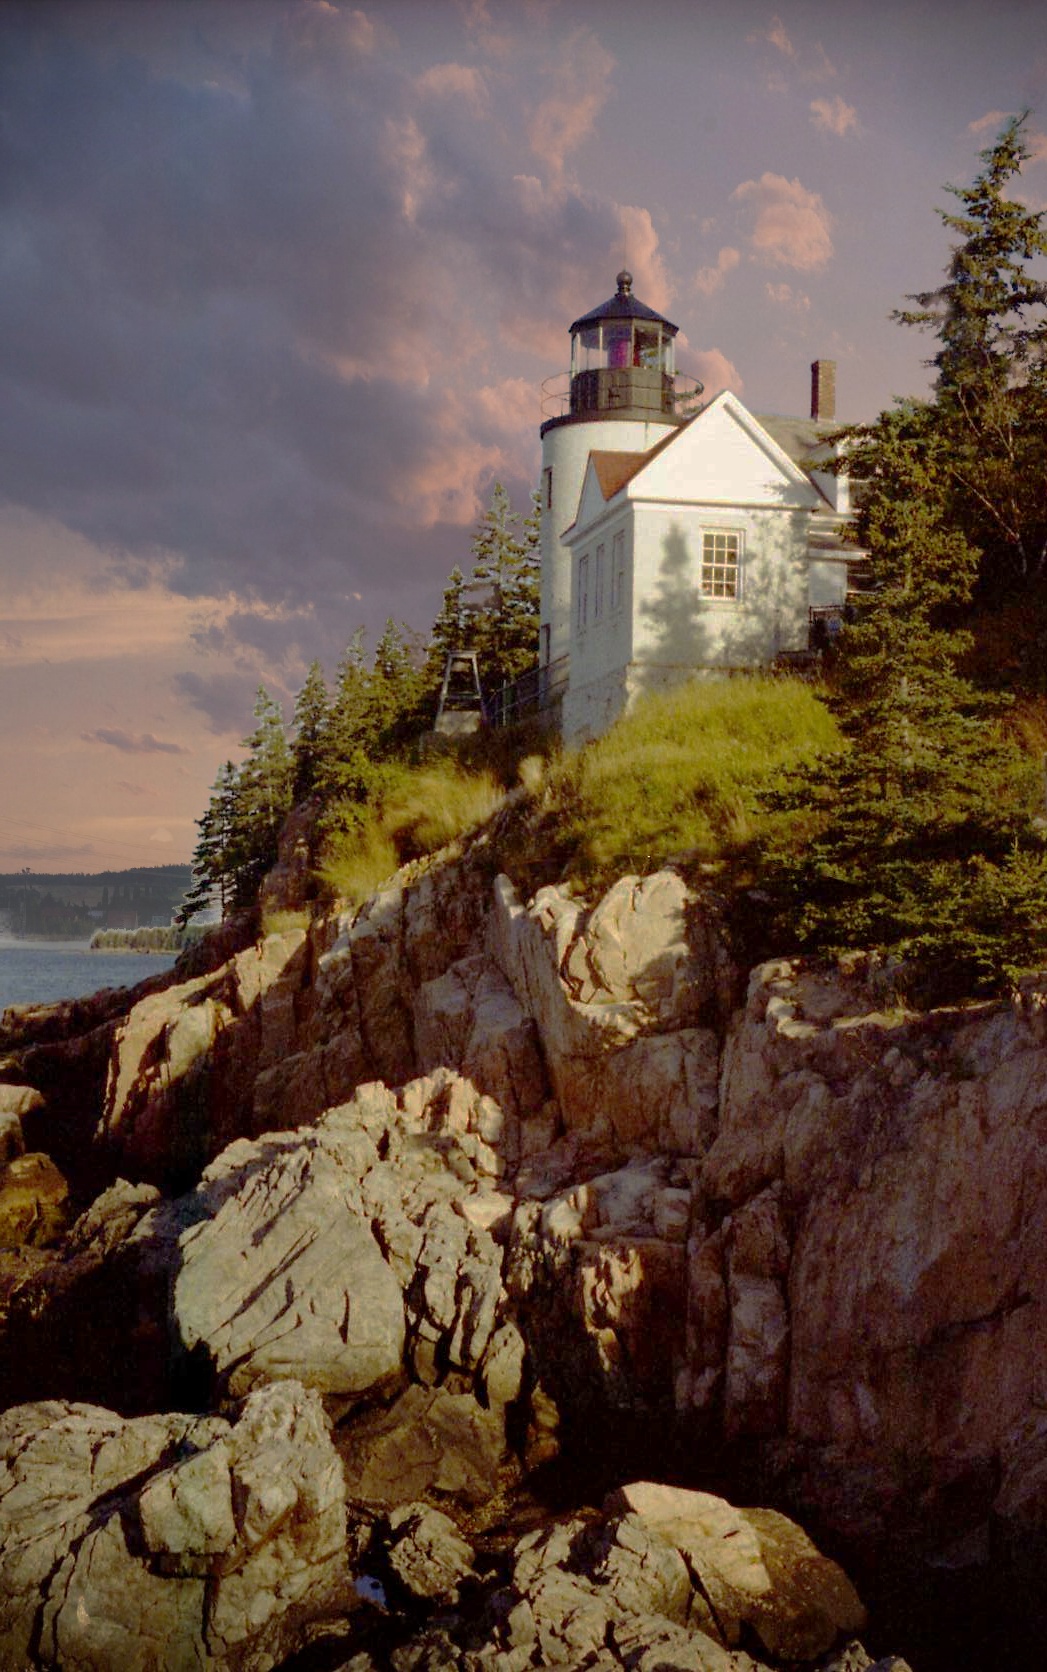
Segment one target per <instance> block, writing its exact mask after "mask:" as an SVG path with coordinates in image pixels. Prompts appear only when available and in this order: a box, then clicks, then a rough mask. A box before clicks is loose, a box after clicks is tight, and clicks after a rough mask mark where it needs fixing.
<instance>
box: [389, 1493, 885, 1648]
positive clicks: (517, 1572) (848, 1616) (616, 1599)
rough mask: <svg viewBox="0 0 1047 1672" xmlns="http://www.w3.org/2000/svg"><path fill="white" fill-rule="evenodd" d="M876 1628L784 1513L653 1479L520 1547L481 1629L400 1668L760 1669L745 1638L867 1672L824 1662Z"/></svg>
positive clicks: (424, 1640) (443, 1634) (456, 1629)
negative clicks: (856, 1635) (848, 1640)
mask: <svg viewBox="0 0 1047 1672" xmlns="http://www.w3.org/2000/svg"><path fill="white" fill-rule="evenodd" d="M864 1619H865V1613H864V1610H863V1608H862V1605H861V1603H860V1602H859V1600H858V1597H857V1595H856V1594H855V1592H854V1589H853V1587H852V1586H851V1584H850V1582H849V1581H848V1580H847V1578H846V1576H845V1575H844V1574H843V1572H842V1571H841V1569H840V1568H838V1567H837V1566H836V1564H835V1563H834V1562H831V1561H829V1560H828V1559H827V1558H826V1557H824V1556H822V1555H821V1554H820V1552H819V1551H818V1550H817V1549H816V1548H815V1546H814V1545H813V1544H812V1543H811V1541H810V1540H809V1539H808V1538H807V1537H806V1536H805V1534H804V1533H803V1532H802V1531H801V1530H800V1528H799V1527H797V1526H796V1524H795V1523H794V1522H792V1521H789V1520H788V1519H787V1518H786V1517H785V1516H780V1515H774V1514H772V1512H770V1511H765V1510H754V1511H741V1510H736V1509H733V1508H732V1506H731V1505H730V1504H728V1503H726V1502H725V1501H724V1500H723V1499H722V1498H716V1497H713V1496H711V1495H710V1494H708V1493H703V1492H685V1491H681V1490H678V1489H675V1488H672V1487H663V1486H656V1485H653V1484H651V1483H649V1482H642V1481H641V1482H637V1483H635V1484H634V1485H631V1486H626V1487H623V1488H621V1489H620V1491H618V1492H617V1493H615V1494H613V1495H612V1497H611V1498H609V1499H608V1500H607V1502H606V1503H605V1505H604V1510H603V1514H602V1515H601V1516H599V1517H597V1516H593V1515H592V1514H590V1515H589V1516H587V1517H582V1516H576V1517H573V1518H569V1519H567V1520H563V1521H558V1522H556V1523H554V1524H553V1525H552V1526H551V1527H547V1528H544V1529H542V1530H541V1531H539V1532H535V1533H531V1534H528V1535H527V1536H526V1537H525V1538H523V1539H521V1540H520V1541H519V1543H518V1544H517V1546H516V1549H515V1552H514V1558H513V1567H512V1574H511V1578H510V1580H509V1583H508V1584H507V1585H506V1586H505V1587H503V1588H502V1589H500V1590H498V1591H496V1592H495V1593H494V1594H493V1595H492V1596H490V1597H489V1599H488V1601H487V1605H486V1612H485V1615H484V1619H483V1621H482V1623H481V1626H480V1628H479V1629H474V1630H473V1631H472V1632H471V1633H468V1632H466V1631H463V1630H462V1629H461V1627H460V1625H459V1626H456V1625H455V1624H453V1623H452V1624H451V1625H450V1626H445V1627H438V1628H436V1629H435V1630H433V1631H431V1632H429V1633H421V1634H419V1636H418V1637H416V1638H415V1639H413V1640H412V1642H411V1643H409V1644H408V1645H407V1646H406V1647H405V1648H403V1649H402V1650H400V1651H398V1652H396V1653H394V1655H393V1657H392V1660H393V1665H394V1667H395V1668H396V1672H422V1669H423V1668H425V1669H427V1672H428V1669H432V1672H436V1668H438V1667H439V1668H441V1669H443V1672H527V1669H529V1668H539V1667H564V1668H571V1669H575V1668H578V1667H581V1666H585V1667H592V1668H599V1669H601V1672H625V1669H629V1672H635V1669H637V1668H643V1669H645V1672H668V1669H669V1668H672V1672H759V1668H760V1667H762V1666H763V1665H764V1664H765V1663H764V1662H763V1660H762V1658H761V1659H760V1660H759V1661H757V1660H753V1659H752V1658H751V1657H750V1655H749V1654H748V1653H746V1652H745V1651H744V1650H742V1649H740V1648H739V1647H738V1644H739V1639H740V1637H741V1635H742V1633H743V1631H746V1632H747V1633H748V1634H749V1637H750V1639H751V1640H755V1641H756V1642H759V1643H760V1644H761V1645H762V1652H766V1653H767V1654H769V1655H771V1656H774V1657H781V1659H782V1660H784V1661H786V1662H789V1663H792V1664H797V1663H810V1662H812V1661H814V1660H816V1659H818V1660H820V1661H821V1664H822V1666H823V1668H824V1669H825V1672H859V1669H860V1668H861V1669H864V1668H866V1667H869V1666H871V1664H872V1663H871V1661H870V1660H869V1658H868V1656H866V1655H865V1654H864V1651H862V1650H861V1648H860V1646H859V1645H858V1644H854V1645H853V1646H852V1648H851V1649H850V1650H848V1651H845V1654H844V1655H843V1656H842V1657H838V1658H835V1659H834V1660H833V1661H832V1662H829V1661H825V1660H821V1657H823V1656H824V1655H825V1654H826V1652H827V1651H828V1650H830V1649H831V1648H832V1646H833V1645H834V1644H835V1643H836V1642H837V1640H838V1639H839V1637H840V1635H841V1633H843V1632H851V1631H854V1630H855V1629H857V1628H858V1627H859V1626H860V1625H861V1624H863V1623H864ZM466 1645H468V1646H466ZM898 1664H899V1672H901V1663H898Z"/></svg>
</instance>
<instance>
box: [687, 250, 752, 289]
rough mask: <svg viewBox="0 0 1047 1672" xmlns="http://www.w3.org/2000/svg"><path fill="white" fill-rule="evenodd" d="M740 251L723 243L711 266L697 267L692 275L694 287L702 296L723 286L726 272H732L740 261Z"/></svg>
mask: <svg viewBox="0 0 1047 1672" xmlns="http://www.w3.org/2000/svg"><path fill="white" fill-rule="evenodd" d="M741 259H742V257H741V252H740V251H739V250H736V249H734V248H733V247H732V246H731V245H730V244H725V245H724V247H723V249H722V250H721V251H720V253H719V255H718V256H717V257H716V264H715V266H713V267H699V269H698V271H697V273H696V274H695V276H694V288H695V290H699V291H701V293H702V295H703V296H712V295H714V294H715V292H716V291H718V290H720V289H721V288H722V287H723V282H724V280H725V279H726V277H727V275H728V273H732V272H733V271H734V269H735V268H736V267H737V265H738V263H739V262H740V261H741Z"/></svg>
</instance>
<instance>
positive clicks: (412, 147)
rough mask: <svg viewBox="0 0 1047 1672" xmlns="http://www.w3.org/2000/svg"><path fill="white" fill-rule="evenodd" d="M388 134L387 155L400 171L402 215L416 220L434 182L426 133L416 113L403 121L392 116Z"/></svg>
mask: <svg viewBox="0 0 1047 1672" xmlns="http://www.w3.org/2000/svg"><path fill="white" fill-rule="evenodd" d="M385 137H386V146H385V151H386V157H387V158H388V160H389V162H390V163H391V164H392V165H393V166H394V167H396V168H397V169H398V170H399V172H400V177H401V181H402V189H401V196H400V208H401V210H402V212H403V217H404V220H405V221H413V220H415V219H416V217H417V214H418V210H419V207H420V205H421V202H422V199H423V198H424V197H425V196H426V195H427V193H428V191H429V188H430V187H431V186H432V184H433V173H432V169H431V168H430V166H429V159H428V156H427V147H426V142H425V135H424V134H423V133H422V130H421V128H420V127H419V126H418V123H417V122H416V121H415V119H414V117H413V116H405V117H403V119H402V120H400V121H397V120H396V119H395V118H394V117H392V116H390V117H389V118H388V120H387V121H386V124H385Z"/></svg>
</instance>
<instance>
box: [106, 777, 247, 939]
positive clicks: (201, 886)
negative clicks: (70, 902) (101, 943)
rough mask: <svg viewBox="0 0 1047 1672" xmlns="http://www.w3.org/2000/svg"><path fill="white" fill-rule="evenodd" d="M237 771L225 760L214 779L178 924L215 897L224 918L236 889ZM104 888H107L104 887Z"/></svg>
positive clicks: (203, 909) (213, 900)
mask: <svg viewBox="0 0 1047 1672" xmlns="http://www.w3.org/2000/svg"><path fill="white" fill-rule="evenodd" d="M237 778H238V773H237V769H236V767H235V766H234V765H233V762H232V761H226V763H225V765H224V766H223V767H222V768H221V770H220V771H219V773H218V776H217V778H216V779H215V782H214V785H213V788H212V791H211V799H210V802H209V803H208V806H207V810H206V812H205V813H204V814H203V815H202V817H201V818H199V819H198V820H197V821H196V822H197V829H198V830H199V832H200V835H199V838H198V840H197V844H196V847H195V849H194V850H193V860H192V864H193V880H192V884H191V885H190V887H189V889H188V890H187V892H186V895H185V898H184V900H183V901H182V905H181V907H180V909H179V911H178V914H177V917H176V919H175V921H176V922H177V923H178V924H179V926H180V927H181V928H183V929H184V928H185V926H186V924H187V923H189V922H190V921H191V919H192V918H194V917H196V916H197V915H198V913H200V912H202V911H206V909H207V908H208V906H210V905H213V904H214V903H215V902H216V901H217V904H218V907H219V910H220V912H221V916H222V918H223V919H224V918H225V917H226V916H227V915H228V912H229V908H230V906H231V904H232V902H233V898H234V894H235V892H236V868H237V863H238V860H237V852H236V809H237ZM107 892H108V891H107Z"/></svg>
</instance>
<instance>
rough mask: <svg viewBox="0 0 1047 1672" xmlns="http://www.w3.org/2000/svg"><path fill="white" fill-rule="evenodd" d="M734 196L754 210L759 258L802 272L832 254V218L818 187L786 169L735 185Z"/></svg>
mask: <svg viewBox="0 0 1047 1672" xmlns="http://www.w3.org/2000/svg"><path fill="white" fill-rule="evenodd" d="M731 198H732V200H733V201H735V202H737V203H741V204H742V205H743V206H744V207H745V208H747V209H748V210H750V212H751V213H752V215H753V225H752V231H751V232H750V234H749V243H750V246H751V248H752V251H753V258H754V260H759V261H763V262H765V263H767V264H768V265H770V266H773V267H795V268H797V269H799V270H800V271H801V272H810V271H812V270H813V269H814V268H817V267H824V266H825V263H826V262H827V261H828V260H829V258H830V257H831V255H832V253H833V242H832V238H831V236H830V228H831V226H832V224H833V218H832V216H831V214H830V213H829V211H828V209H827V208H826V206H825V204H824V203H823V201H822V199H821V197H820V196H819V194H818V193H817V192H810V191H808V190H807V188H806V186H802V185H801V184H800V182H799V180H787V179H786V178H785V176H784V175H782V174H770V173H767V174H761V176H760V178H759V180H746V181H743V183H742V184H741V185H740V186H736V187H735V189H734V191H733V192H732V193H731Z"/></svg>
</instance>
